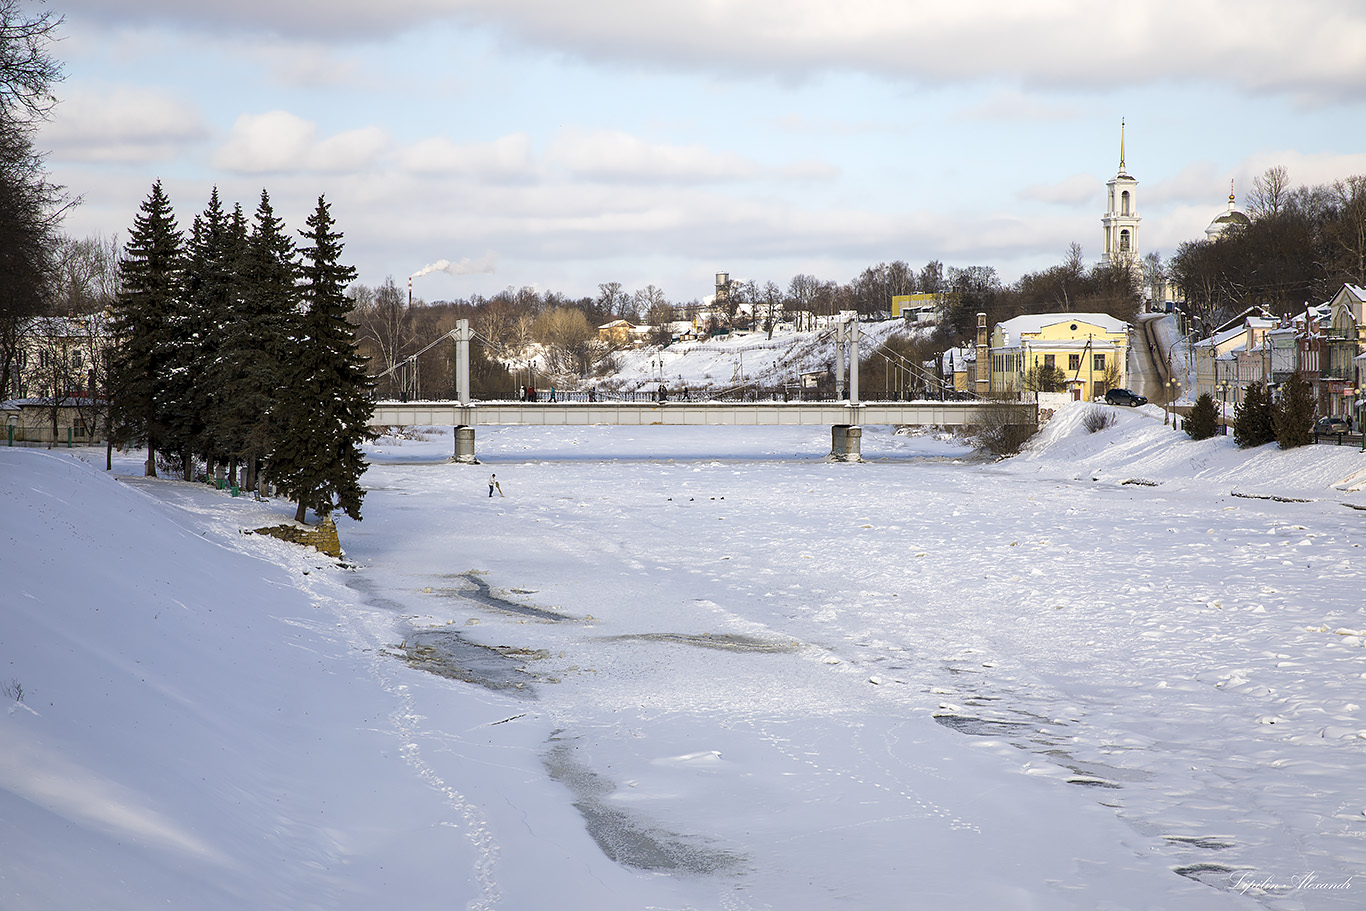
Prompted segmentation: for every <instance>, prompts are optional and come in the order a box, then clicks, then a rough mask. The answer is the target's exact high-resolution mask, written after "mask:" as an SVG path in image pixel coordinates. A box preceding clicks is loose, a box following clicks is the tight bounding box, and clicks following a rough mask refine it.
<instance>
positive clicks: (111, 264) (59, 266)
mask: <svg viewBox="0 0 1366 911" xmlns="http://www.w3.org/2000/svg"><path fill="white" fill-rule="evenodd" d="M53 258H54V267H55V269H54V272H55V274H54V278H53V281H54V287H53V295H52V297H53V305H54V308H55V309H56V311H57V312H58V313H62V314H66V315H69V316H71V315H76V314H82V313H93V312H95V311H97V310H102V309H104V308H105V307H106V306H108V305H109V303H110V302H111V301H112V300H113V299H114V296H115V295H116V294H117V293H118V272H119V269H118V241H117V240H116V239H115V238H113V237H110V238H105V237H103V236H102V235H99V234H92V235H90V236H89V237H86V238H83V239H81V240H77V239H75V238H72V237H65V236H63V237H60V238H58V241H57V244H56V246H55V249H54V257H53Z"/></svg>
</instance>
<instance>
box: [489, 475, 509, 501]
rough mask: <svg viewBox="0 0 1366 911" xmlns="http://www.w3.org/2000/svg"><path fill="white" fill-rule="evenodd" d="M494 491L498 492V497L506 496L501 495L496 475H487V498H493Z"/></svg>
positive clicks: (501, 489)
mask: <svg viewBox="0 0 1366 911" xmlns="http://www.w3.org/2000/svg"><path fill="white" fill-rule="evenodd" d="M495 489H496V490H497V491H498V496H500V497H502V496H506V494H504V493H503V487H502V485H501V484H499V483H498V475H496V474H491V475H489V496H493V491H494V490H495Z"/></svg>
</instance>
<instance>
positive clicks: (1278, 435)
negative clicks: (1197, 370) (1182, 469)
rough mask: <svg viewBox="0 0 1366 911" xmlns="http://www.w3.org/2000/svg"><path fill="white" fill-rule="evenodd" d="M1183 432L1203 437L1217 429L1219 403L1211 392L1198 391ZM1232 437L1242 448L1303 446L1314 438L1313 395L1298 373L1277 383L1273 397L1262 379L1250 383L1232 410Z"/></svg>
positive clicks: (1215, 431) (1212, 433)
mask: <svg viewBox="0 0 1366 911" xmlns="http://www.w3.org/2000/svg"><path fill="white" fill-rule="evenodd" d="M1185 430H1186V433H1188V434H1189V435H1190V436H1191V438H1192V439H1196V440H1204V439H1208V438H1209V437H1212V436H1214V435H1215V434H1217V433H1219V407H1218V405H1216V404H1215V402H1214V396H1212V395H1210V394H1209V393H1208V392H1205V393H1201V395H1200V397H1199V398H1198V399H1196V401H1195V407H1193V408H1192V409H1191V413H1190V416H1189V417H1188V418H1187V419H1186V424H1185ZM1233 439H1234V441H1235V442H1237V444H1238V445H1239V446H1241V447H1243V448H1247V447H1250V446H1262V445H1264V444H1266V443H1279V444H1280V446H1281V448H1282V449H1293V448H1295V447H1296V446H1305V445H1307V444H1309V443H1311V442H1313V440H1314V399H1313V393H1312V390H1310V388H1309V383H1308V381H1306V380H1305V379H1304V377H1302V376H1300V375H1299V374H1295V375H1293V376H1292V377H1291V378H1290V379H1289V380H1287V381H1286V383H1285V385H1284V386H1282V387H1281V398H1280V401H1274V400H1273V399H1272V396H1271V390H1270V389H1268V388H1267V387H1266V384H1265V383H1260V382H1258V383H1252V384H1251V385H1249V386H1248V387H1247V391H1246V392H1245V393H1244V396H1243V401H1242V402H1241V403H1240V404H1239V405H1238V408H1237V409H1236V410H1235V411H1234V417H1233Z"/></svg>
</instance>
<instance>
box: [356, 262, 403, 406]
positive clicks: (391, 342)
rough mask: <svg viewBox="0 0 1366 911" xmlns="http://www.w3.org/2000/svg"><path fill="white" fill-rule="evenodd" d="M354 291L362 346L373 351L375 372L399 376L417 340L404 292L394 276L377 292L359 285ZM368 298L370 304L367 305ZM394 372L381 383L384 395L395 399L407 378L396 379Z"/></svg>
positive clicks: (371, 356) (385, 281)
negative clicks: (399, 365) (363, 290)
mask: <svg viewBox="0 0 1366 911" xmlns="http://www.w3.org/2000/svg"><path fill="white" fill-rule="evenodd" d="M352 290H353V292H354V293H353V300H355V301H356V302H357V308H356V314H357V329H358V330H359V331H358V333H357V335H358V338H359V340H360V342H361V344H362V346H364V347H365V348H368V349H369V351H368V353H369V355H370V358H371V368H370V369H371V373H372V374H373V375H378V374H380V373H383V372H385V371H394V373H398V372H399V371H395V370H394V368H395V367H396V366H397V365H398V363H399V362H400V361H402V360H403V359H404V358H405V357H406V356H407V355H408V353H409V352H410V351H411V350H412V346H413V341H414V339H413V334H412V332H413V330H412V324H411V321H410V320H409V319H408V305H407V302H406V300H405V298H404V295H403V292H402V291H400V290H399V287H398V285H396V284H394V277H393V276H392V275H390V276H388V277H386V278H385V279H384V284H382V285H380V286H379V287H378V288H376V289H375V290H374V291H373V293H364V292H361V291H359V290H356V289H355V286H353V288H352ZM367 298H368V299H369V302H368V304H367V303H364V302H363V301H364V300H365V299H367ZM394 373H390V374H389V376H387V377H385V379H384V380H383V381H381V382H380V384H379V389H380V395H388V396H392V395H394V394H395V393H396V392H398V391H399V389H400V385H401V383H402V382H403V380H404V379H406V378H398V379H396V378H395V376H394Z"/></svg>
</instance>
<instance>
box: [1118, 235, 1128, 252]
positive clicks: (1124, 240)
mask: <svg viewBox="0 0 1366 911" xmlns="http://www.w3.org/2000/svg"><path fill="white" fill-rule="evenodd" d="M1119 252H1121V253H1128V252H1129V231H1128V229H1125V230H1123V231H1120V232H1119Z"/></svg>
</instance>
